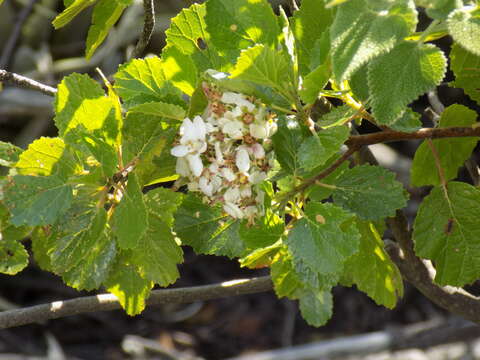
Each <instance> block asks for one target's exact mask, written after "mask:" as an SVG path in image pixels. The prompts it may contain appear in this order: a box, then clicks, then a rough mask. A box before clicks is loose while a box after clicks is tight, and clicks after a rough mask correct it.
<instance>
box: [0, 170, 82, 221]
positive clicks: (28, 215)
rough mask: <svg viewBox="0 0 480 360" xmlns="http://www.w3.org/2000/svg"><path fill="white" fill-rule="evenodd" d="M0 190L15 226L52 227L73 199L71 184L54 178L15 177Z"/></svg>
mask: <svg viewBox="0 0 480 360" xmlns="http://www.w3.org/2000/svg"><path fill="white" fill-rule="evenodd" d="M3 190H4V192H5V199H4V202H5V205H6V206H7V208H8V209H9V211H10V213H11V214H12V219H11V222H12V224H13V225H15V226H20V225H24V224H25V225H29V226H37V225H48V224H53V223H54V222H55V221H57V220H58V219H59V218H60V217H61V216H62V215H63V214H64V213H65V212H66V211H67V210H68V208H69V207H70V204H71V202H72V199H73V187H72V185H70V184H66V183H65V181H64V180H62V179H61V178H59V177H57V176H24V175H16V176H14V177H12V178H10V179H9V182H8V183H7V185H6V187H5V188H4V189H3Z"/></svg>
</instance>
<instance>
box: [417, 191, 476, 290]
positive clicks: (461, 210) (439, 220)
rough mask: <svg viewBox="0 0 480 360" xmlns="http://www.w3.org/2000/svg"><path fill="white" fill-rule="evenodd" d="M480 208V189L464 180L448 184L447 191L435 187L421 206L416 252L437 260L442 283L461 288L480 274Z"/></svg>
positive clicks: (438, 277) (438, 273)
mask: <svg viewBox="0 0 480 360" xmlns="http://www.w3.org/2000/svg"><path fill="white" fill-rule="evenodd" d="M447 196H448V197H447ZM479 211H480V190H478V189H477V188H475V187H473V186H471V185H469V184H465V183H460V182H450V183H448V184H447V189H446V194H445V192H444V191H443V189H442V188H441V187H435V188H434V189H433V190H432V192H431V193H430V195H428V196H427V197H426V198H425V199H424V200H423V202H422V204H421V205H420V208H419V210H418V214H417V218H416V219H415V224H414V230H413V238H414V241H415V252H416V253H417V255H418V256H421V257H423V258H427V259H430V260H432V261H434V263H435V268H436V270H437V271H436V275H435V282H437V283H438V284H439V285H452V286H460V287H461V286H464V285H466V284H470V283H472V282H474V281H475V280H477V279H478V278H479V277H480V263H479V262H478V257H479V256H480V253H479V251H478V249H479V248H480V242H479V240H480V228H479V227H478V216H477V215H478V213H479Z"/></svg>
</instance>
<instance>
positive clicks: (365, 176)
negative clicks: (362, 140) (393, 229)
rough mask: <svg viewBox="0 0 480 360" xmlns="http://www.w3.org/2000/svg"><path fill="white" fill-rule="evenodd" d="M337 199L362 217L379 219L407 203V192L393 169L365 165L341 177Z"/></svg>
mask: <svg viewBox="0 0 480 360" xmlns="http://www.w3.org/2000/svg"><path fill="white" fill-rule="evenodd" d="M333 200H334V201H335V203H337V204H339V205H341V206H342V207H343V208H345V209H347V210H349V211H351V212H353V213H355V214H357V215H358V216H359V217H360V218H362V219H367V220H377V219H382V218H385V217H387V216H393V215H395V211H396V210H397V209H401V208H403V207H405V206H406V205H407V194H406V192H405V190H404V189H403V186H402V184H401V183H399V182H398V181H396V180H395V174H394V173H393V172H391V171H389V170H387V169H384V168H382V167H380V166H371V165H361V166H355V167H354V168H352V169H348V170H345V171H344V172H343V173H342V174H341V175H340V176H339V177H338V178H337V180H336V182H335V191H334V192H333Z"/></svg>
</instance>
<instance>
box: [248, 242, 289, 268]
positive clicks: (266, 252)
mask: <svg viewBox="0 0 480 360" xmlns="http://www.w3.org/2000/svg"><path fill="white" fill-rule="evenodd" d="M281 249H282V242H281V241H280V240H279V241H277V242H276V243H274V244H272V245H270V246H267V247H263V248H258V249H255V250H253V251H252V252H251V253H249V254H247V255H245V256H244V257H242V258H241V259H239V262H240V266H242V267H248V268H250V269H258V268H262V267H266V266H269V265H271V264H272V263H273V262H274V259H275V257H276V255H277V254H278V252H279V251H280V250H281Z"/></svg>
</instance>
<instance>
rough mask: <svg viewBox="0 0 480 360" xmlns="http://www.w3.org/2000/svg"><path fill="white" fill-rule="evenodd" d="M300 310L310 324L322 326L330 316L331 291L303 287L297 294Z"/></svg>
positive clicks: (331, 307) (331, 304) (331, 309)
mask: <svg viewBox="0 0 480 360" xmlns="http://www.w3.org/2000/svg"><path fill="white" fill-rule="evenodd" d="M298 299H299V303H300V312H301V313H302V317H303V318H304V319H305V321H306V322H307V323H308V324H309V325H312V326H322V325H325V324H326V323H327V321H328V320H329V319H330V318H331V317H332V312H333V299H332V293H331V292H330V291H325V290H316V289H315V290H311V289H303V290H302V291H300V294H299V295H298Z"/></svg>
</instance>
